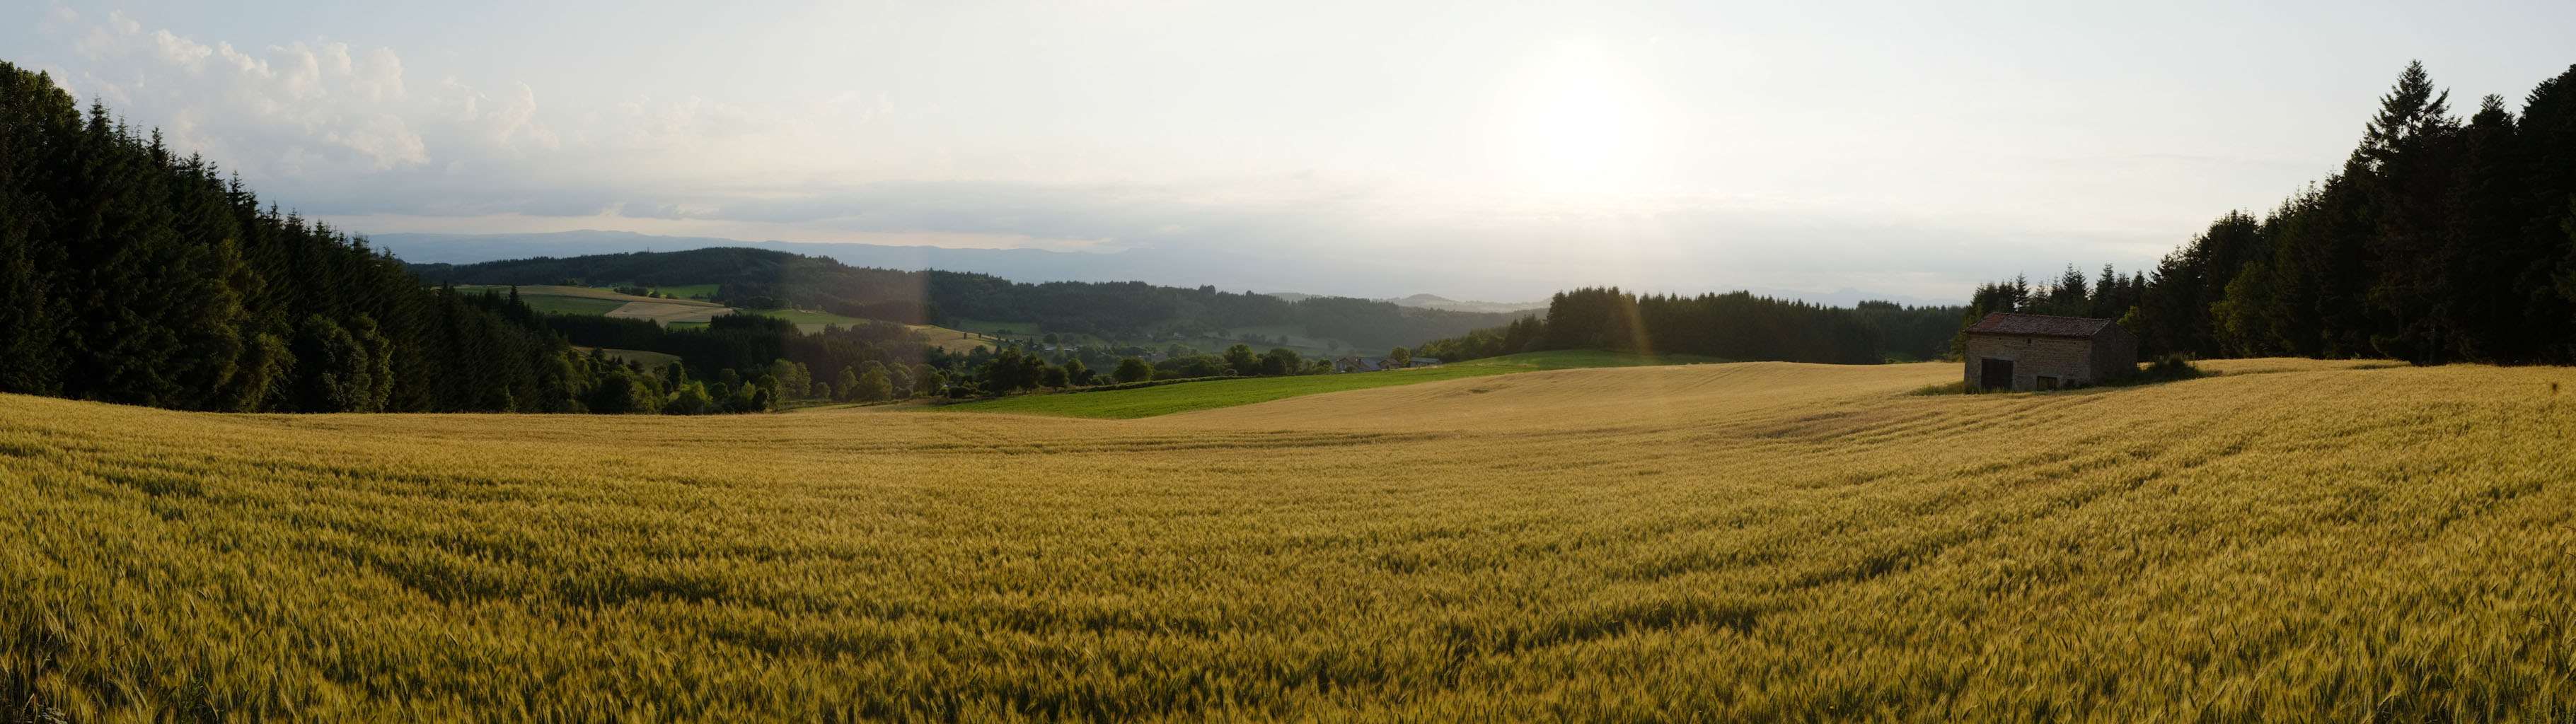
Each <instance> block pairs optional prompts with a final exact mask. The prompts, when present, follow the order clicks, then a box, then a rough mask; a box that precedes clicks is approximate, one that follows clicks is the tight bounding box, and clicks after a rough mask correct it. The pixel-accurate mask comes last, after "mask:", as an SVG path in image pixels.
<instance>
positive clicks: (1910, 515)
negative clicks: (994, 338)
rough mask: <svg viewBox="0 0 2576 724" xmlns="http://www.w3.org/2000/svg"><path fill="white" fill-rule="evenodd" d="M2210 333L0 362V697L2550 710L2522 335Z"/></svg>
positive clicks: (2564, 627)
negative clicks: (176, 385) (507, 409)
mask: <svg viewBox="0 0 2576 724" xmlns="http://www.w3.org/2000/svg"><path fill="white" fill-rule="evenodd" d="M2209 366H2212V367H2215V368H2216V369H2218V370H2220V371H2222V372H2224V373H2226V374H2223V375H2222V376H2218V377H2214V378H2207V379H2199V380H2191V381H2185V382H2177V383H2170V384H2163V385H2153V386H2146V387H2137V388H2125V389H2096V390H2083V391H2075V392H2062V393H2046V394H1998V395H1928V396H1927V395H1911V394H1908V392H1910V391H1912V390H1915V389H1917V388H1921V387H1923V386H1925V385H1929V384H1934V383H1940V382H1946V381H1951V380H1954V379H1956V377H1957V375H1958V372H1957V368H1956V367H1954V366H1951V365H1941V364H1925V365H1891V366H1873V367H1834V366H1822V365H1794V364H1782V363H1749V364H1729V365H1696V366H1686V367H1652V368H1626V369H1595V370H1569V371H1556V372H1530V373H1523V374H1514V375H1502V376H1494V377H1479V378H1471V379H1460V380H1452V381H1446V382H1436V383H1427V384H1421V385H1413V386H1405V387H1393V388H1382V389H1373V390H1359V391H1352V392H1342V393H1333V394H1325V395H1315V396H1309V397H1301V398H1294V399H1288V400H1280V401H1275V402H1269V403H1264V404H1258V405H1250V406H1245V407H1235V408H1227V409H1221V410H1209V411H1203V412H1195V413H1188V414H1180V415H1170V416H1164V417H1155V418H1147V419H1137V420H1087V419H1065V418H1051V417H1033V416H1018V415H969V414H951V415H922V414H900V413H894V414H889V413H880V412H870V411H861V410H852V411H836V412H820V413H810V414H793V415H759V416H733V417H724V418H719V419H700V418H689V419H672V418H657V417H582V416H568V417H554V416H535V415H506V416H505V415H491V416H471V415H454V416H439V415H324V416H255V415H208V414H195V413H179V412H167V411H158V410H148V409H137V408H123V407H112V406H105V405H98V404H91V403H82V402H69V401H61V400H52V399H43V398H32V397H19V396H6V397H0V591H5V593H0V719H5V720H33V721H82V722H88V721H168V720H216V721H251V720H298V721H395V720H401V721H590V720H601V719H614V720H621V721H961V722H963V721H973V722H986V721H1102V722H1107V721H1202V720H1214V721H1314V722H1344V721H1359V722H1368V721H1385V722H1397V721H1601V722H1664V721H1712V722H1715V721H1923V722H1933V721H2030V722H2041V721H2079V720H2081V721H2208V722H2257V721H2569V720H2571V719H2576V680H2571V677H2576V452H2571V451H2570V449H2569V448H2570V447H2571V446H2570V443H2571V441H2576V372H2571V370H2568V369H2566V368H2493V367H2472V366H2454V367H2441V368H2408V367H2388V366H2384V365H2372V364H2359V363H2350V362H2315V361H2304V360H2248V361H2237V362H2225V363H2215V364H2210V365H2209ZM2562 383H2565V384H2567V385H2568V386H2569V387H2570V389H2568V390H2566V391H2565V392H2563V393H2562V392H2559V391H2558V389H2559V385H2561V384H2562Z"/></svg>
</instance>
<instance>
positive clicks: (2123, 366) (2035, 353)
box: [1962, 312, 2138, 392]
mask: <svg viewBox="0 0 2576 724" xmlns="http://www.w3.org/2000/svg"><path fill="white" fill-rule="evenodd" d="M1967 341H1968V344H1967V349H1966V350H1965V354H1964V355H1962V356H1964V357H1966V358H1967V362H1968V389H1971V390H1992V389H2008V390H2015V391H2021V392H2028V391H2031V390H2054V389H2058V388H2061V387H2075V386H2079V385H2086V384H2091V383H2093V382H2096V381H2099V380H2102V379H2105V378H2109V377H2111V376H2113V375H2116V374H2124V373H2129V372H2135V371H2137V369H2138V337H2137V335H2134V334H2130V333H2129V330H2126V329H2121V328H2120V325H2118V324H2115V323H2113V322H2112V321H2111V320H2108V319H2085V318H2082V317H2051V316H2047V315H2041V314H2012V313H2008V312H1996V313H1993V314H1989V315H1986V318H1985V319H1980V320H1977V323H1976V324H1975V325H1973V326H1970V327H1968V340H1967Z"/></svg>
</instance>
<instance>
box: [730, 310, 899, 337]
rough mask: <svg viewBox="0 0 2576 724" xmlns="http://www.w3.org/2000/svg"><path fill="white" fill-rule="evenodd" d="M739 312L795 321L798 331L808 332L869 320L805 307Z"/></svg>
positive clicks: (814, 332) (817, 331)
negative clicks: (829, 326)
mask: <svg viewBox="0 0 2576 724" xmlns="http://www.w3.org/2000/svg"><path fill="white" fill-rule="evenodd" d="M739 313H741V314H757V315H760V316H763V317H777V318H779V319H784V320H788V321H791V322H795V323H796V329H797V331H800V332H804V333H806V334H816V333H820V332H822V331H823V326H824V325H827V324H838V325H841V326H843V327H847V326H851V325H854V324H863V323H866V322H867V321H868V320H865V319H860V318H858V317H845V316H841V315H838V314H833V313H831V312H821V311H810V310H803V309H745V310H742V311H741V312H739Z"/></svg>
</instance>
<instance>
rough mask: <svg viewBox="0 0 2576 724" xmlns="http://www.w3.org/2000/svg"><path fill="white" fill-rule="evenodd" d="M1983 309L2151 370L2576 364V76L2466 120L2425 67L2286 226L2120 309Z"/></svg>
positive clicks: (2006, 302)
mask: <svg viewBox="0 0 2576 724" xmlns="http://www.w3.org/2000/svg"><path fill="white" fill-rule="evenodd" d="M2124 303H2125V304H2124ZM1975 306H1976V307H1977V308H1978V309H1979V310H1981V311H2036V312H2039V313H2049V314H2056V313H2065V311H2066V310H2076V309H2080V310H2083V312H2084V314H2085V315H2086V316H2095V317H2117V318H2119V319H2120V322H2121V324H2122V326H2124V327H2127V328H2129V329H2130V330H2131V331H2133V332H2136V333H2137V334H2138V336H2139V342H2140V345H2141V351H2143V352H2146V353H2148V354H2168V353H2181V354H2188V355H2193V356H2199V357H2260V356H2298V357H2320V358H2343V357H2390V358H2395V359H2401V360H2406V361H2409V362H2414V363H2418V364H2441V363H2447V362H2490V363H2505V364H2515V363H2550V364H2567V363H2571V362H2576V66H2570V67H2569V69H2568V70H2567V71H2566V72H2564V73H2561V74H2560V75H2558V76H2557V77H2555V78H2551V79H2549V80H2546V81H2542V82H2541V83H2540V84H2539V85H2538V86H2537V87H2535V88H2534V89H2533V90H2532V91H2531V92H2530V93H2529V94H2527V95H2526V96H2524V98H2523V99H2522V104H2521V110H2520V112H2519V113H2516V112H2515V111H2513V110H2512V109H2510V108H2508V107H2507V104H2506V101H2505V99H2504V98H2503V97H2502V96H2496V95H2489V96H2486V97H2484V98H2482V99H2480V100H2479V102H2478V107H2477V110H2476V111H2474V112H2472V113H2471V114H2470V115H2469V117H2468V118H2467V119H2465V120H2463V119H2461V118H2459V117H2457V116H2455V115H2454V114H2453V113H2452V111H2451V108H2450V93H2449V91H2447V90H2443V89H2439V88H2436V87H2435V86H2434V84H2433V82H2432V79H2431V77H2430V75H2429V74H2428V73H2426V72H2425V70H2424V66H2423V64H2422V63H2411V64H2408V65H2407V67H2406V69H2405V71H2404V72H2402V73H2400V74H2399V75H2398V77H2397V82H2396V83H2395V84H2394V85H2393V87H2391V89H2390V90H2389V92H2388V94H2387V95H2385V96H2382V97H2381V98H2380V107H2379V111H2378V112H2377V113H2376V114H2375V115H2374V116H2373V117H2372V118H2371V119H2370V120H2369V122H2368V123H2367V124H2365V125H2364V130H2363V134H2362V138H2361V141H2360V143H2359V144H2358V145H2357V146H2356V147H2355V148H2354V149H2353V151H2352V153H2351V155H2349V156H2348V157H2346V159H2345V160H2344V163H2343V165H2342V167H2341V168H2340V169H2339V170H2338V171H2336V172H2335V173H2333V174H2332V175H2329V176H2327V177H2326V178H2325V179H2324V180H2323V181H2320V182H2317V183H2314V184H2311V185H2310V186H2309V187H2308V188H2306V189H2304V190H2301V191H2300V192H2298V193H2296V194H2294V195H2292V196H2291V197H2290V198H2288V199H2287V200H2284V201H2283V202H2282V203H2281V204H2280V205H2279V206H2277V207H2274V208H2273V209H2272V210H2270V211H2268V212H2264V213H2262V214H2260V215H2257V214H2254V213H2248V212H2245V211H2241V210H2239V211H2230V212H2227V213H2226V214H2224V215H2221V216H2219V217H2218V219H2217V220H2215V221H2213V222H2211V223H2210V225H2209V228H2208V229H2206V230H2205V231H2202V232H2201V233H2199V234H2198V235H2195V236H2193V237H2192V239H2191V240H2190V241H2189V242H2188V243H2186V244H2184V245H2183V246H2182V247H2181V248H2178V249H2176V250H2174V251H2173V252H2172V253H2169V254H2166V255H2165V256H2164V258H2163V259H2162V260H2160V261H2159V262H2158V264H2157V266H2156V269H2155V271H2154V273H2153V274H2152V275H2142V276H2139V277H2133V278H2132V279H2131V280H2130V281H2129V282H2127V283H2126V284H2124V285H2122V286H2118V287H2113V288H2110V289H2108V290H2107V291H2106V290H2105V289H2104V287H2103V285H2101V284H2099V283H2097V284H2096V285H2095V286H2094V288H2093V290H2092V292H2091V294H2089V295H2088V294H2087V293H2086V290H2085V288H2084V287H2083V286H2082V277H2081V276H2070V277H2069V278H2068V279H2066V280H2061V281H2060V282H2059V283H2057V284H2056V285H2054V286H2044V287H2043V288H2041V289H2039V290H2038V291H2037V292H2036V293H2034V291H2033V290H2032V289H2031V288H2030V287H2029V285H2028V284H2026V283H2024V282H2021V281H2020V280H2016V281H2014V282H2004V283H1995V284H1988V285H1985V286H1982V287H1979V289H1978V291H1977V298H1976V303H1975Z"/></svg>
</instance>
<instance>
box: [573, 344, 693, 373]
mask: <svg viewBox="0 0 2576 724" xmlns="http://www.w3.org/2000/svg"><path fill="white" fill-rule="evenodd" d="M573 349H574V350H576V351H580V352H583V353H588V352H590V351H591V350H593V349H597V348H595V347H574V348H573ZM600 351H602V352H605V353H607V354H608V357H609V358H610V359H619V360H625V361H628V362H633V363H635V364H637V365H640V366H642V367H643V368H644V369H648V370H649V369H660V368H661V367H662V366H663V365H667V364H670V363H673V362H678V361H680V356H679V355H676V354H668V353H663V352H654V351H651V350H641V349H614V348H612V349H604V350H600Z"/></svg>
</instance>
